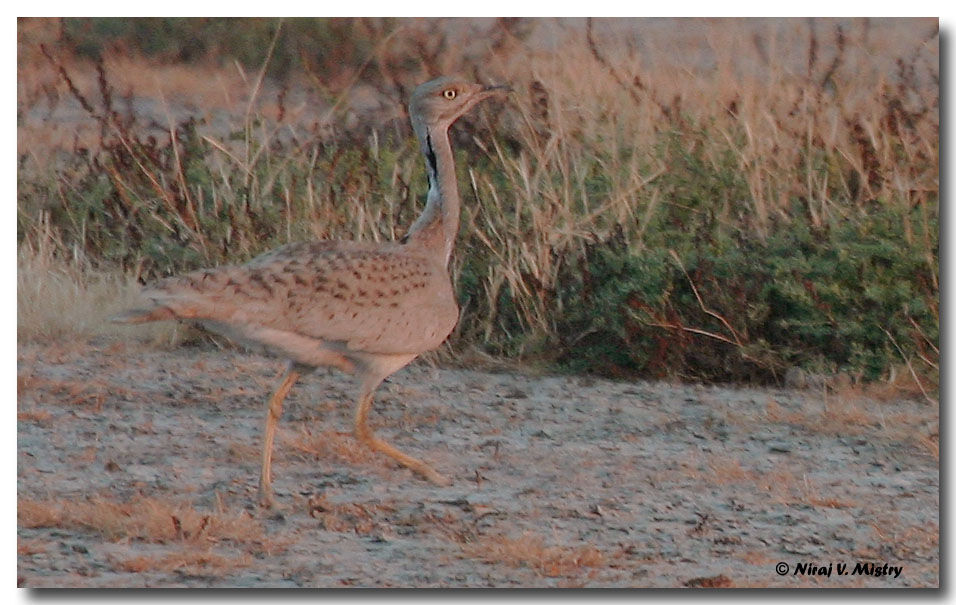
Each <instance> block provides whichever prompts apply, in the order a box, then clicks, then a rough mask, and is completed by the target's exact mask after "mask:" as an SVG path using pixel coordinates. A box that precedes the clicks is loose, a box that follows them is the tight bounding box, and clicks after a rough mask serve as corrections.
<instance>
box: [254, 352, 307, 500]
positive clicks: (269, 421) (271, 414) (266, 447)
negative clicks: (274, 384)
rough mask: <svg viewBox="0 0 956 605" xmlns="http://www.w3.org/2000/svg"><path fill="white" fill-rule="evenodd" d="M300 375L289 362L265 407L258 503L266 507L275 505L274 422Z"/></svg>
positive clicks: (277, 418)
mask: <svg viewBox="0 0 956 605" xmlns="http://www.w3.org/2000/svg"><path fill="white" fill-rule="evenodd" d="M301 375H302V373H301V371H300V370H299V368H298V367H297V366H296V365H295V364H294V363H290V364H289V369H287V370H286V373H285V376H283V377H282V382H281V383H280V384H279V388H277V389H276V391H275V393H273V394H272V397H271V398H270V399H269V406H268V407H267V408H266V419H265V430H264V433H263V434H264V437H263V442H262V472H261V473H260V474H259V504H261V505H262V506H264V507H266V508H273V507H274V506H275V505H276V501H275V498H273V496H272V443H273V441H274V440H275V436H276V424H277V423H278V422H279V416H281V415H282V402H283V400H285V397H286V395H288V394H289V391H290V390H291V389H292V385H294V384H295V381H296V380H298V379H299V376H301Z"/></svg>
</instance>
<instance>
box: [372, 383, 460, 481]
mask: <svg viewBox="0 0 956 605" xmlns="http://www.w3.org/2000/svg"><path fill="white" fill-rule="evenodd" d="M382 380H383V379H382V378H378V379H372V378H367V379H364V380H363V381H362V387H361V393H360V394H359V401H358V408H357V409H356V410H355V436H356V437H357V438H358V439H359V440H360V441H362V442H363V443H365V444H366V445H368V446H369V447H370V448H372V449H373V450H375V451H378V452H381V453H383V454H385V455H386V456H388V457H390V458H392V459H393V460H395V461H396V462H398V463H399V464H401V465H402V466H406V467H408V468H410V469H412V470H413V471H415V472H416V473H418V474H420V475H422V476H424V477H425V478H426V479H428V480H429V481H431V482H432V483H434V484H436V485H450V484H451V481H449V480H448V479H447V478H446V477H444V476H443V475H441V474H439V473H438V472H437V471H435V469H433V468H432V467H430V466H428V465H427V464H425V463H424V462H422V461H421V460H418V459H417V458H412V457H411V456H409V455H407V454H404V453H402V452H401V451H399V450H398V449H397V448H396V447H395V446H393V445H391V444H390V443H388V442H386V441H384V440H382V439H379V438H378V437H376V436H375V434H374V433H373V432H372V429H371V428H369V426H368V413H369V411H370V410H371V408H372V393H373V392H374V391H375V388H376V387H378V385H379V384H381V382H382Z"/></svg>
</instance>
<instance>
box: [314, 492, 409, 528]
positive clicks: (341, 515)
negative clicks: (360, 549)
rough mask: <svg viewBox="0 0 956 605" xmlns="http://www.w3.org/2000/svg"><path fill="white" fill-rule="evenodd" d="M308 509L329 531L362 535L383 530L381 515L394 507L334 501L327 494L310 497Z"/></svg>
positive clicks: (391, 510)
mask: <svg viewBox="0 0 956 605" xmlns="http://www.w3.org/2000/svg"><path fill="white" fill-rule="evenodd" d="M308 509H309V516H310V517H313V518H315V519H318V520H319V521H320V522H321V523H322V527H323V528H324V529H326V530H327V531H337V532H354V533H357V534H362V535H368V534H371V533H373V532H376V531H381V529H382V528H381V522H380V521H379V517H380V515H382V514H384V513H390V512H393V511H394V509H393V508H392V507H390V506H388V505H386V504H380V503H379V504H371V503H365V504H360V503H357V502H333V501H331V500H329V498H328V495H327V494H319V495H316V496H312V497H310V498H309V501H308Z"/></svg>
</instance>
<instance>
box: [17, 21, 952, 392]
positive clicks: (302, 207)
mask: <svg viewBox="0 0 956 605" xmlns="http://www.w3.org/2000/svg"><path fill="white" fill-rule="evenodd" d="M263 23H264V22H263V21H261V20H260V21H250V22H249V25H248V27H249V32H250V36H251V35H253V33H256V35H261V29H262V27H263ZM336 23H337V24H338V25H333V26H329V27H332V29H333V30H335V28H339V27H341V28H345V29H343V31H346V30H347V31H350V32H351V34H350V35H352V36H353V38H348V39H347V41H348V42H349V44H352V45H353V46H349V45H344V46H342V49H341V51H340V52H342V53H347V52H353V53H355V56H356V57H358V56H361V57H363V59H362V60H361V61H360V62H359V63H357V64H352V63H348V62H344V63H342V62H339V63H334V62H332V61H331V60H330V63H329V64H328V65H326V66H322V67H323V69H327V71H321V70H319V66H316V65H310V64H306V65H304V66H302V69H301V70H300V71H298V72H296V71H290V72H288V73H287V74H286V76H285V78H284V79H282V80H277V81H273V80H271V79H269V78H264V79H263V78H262V77H261V76H262V73H260V72H259V71H258V67H243V66H242V65H241V64H240V63H239V62H238V61H232V62H230V60H229V56H228V55H217V56H213V57H209V58H208V59H207V60H206V61H196V62H193V63H191V64H190V65H188V66H183V65H182V64H177V63H174V64H172V65H171V64H170V63H169V61H168V60H167V61H161V60H158V59H156V58H144V57H142V56H137V54H136V52H135V51H131V50H130V49H128V48H124V49H123V50H124V52H123V53H122V54H121V55H120V54H119V53H116V52H113V51H111V50H110V49H109V47H107V48H106V50H104V51H103V53H102V55H101V56H102V61H101V62H99V63H90V62H89V61H87V60H84V59H82V58H79V57H76V56H73V55H71V54H70V52H69V46H68V44H61V41H62V36H60V37H58V35H57V29H56V27H55V24H56V22H55V21H51V20H46V21H44V20H38V21H30V20H27V21H23V22H21V26H20V28H19V45H20V48H21V53H20V55H19V71H20V74H21V77H20V79H19V87H18V102H19V107H20V108H21V119H20V121H19V124H18V133H19V136H20V142H19V148H20V150H21V175H22V176H24V177H28V176H29V177H30V178H24V179H23V182H24V184H25V186H23V187H21V230H20V252H21V254H20V256H21V262H20V265H19V269H20V270H19V272H18V273H19V274H21V275H22V279H21V283H20V284H18V285H19V287H18V292H19V296H21V297H22V298H21V304H20V305H19V307H20V308H23V309H29V310H30V311H29V313H30V314H32V315H33V316H30V315H25V316H24V317H21V318H20V322H19V323H18V325H19V326H20V333H21V335H22V336H24V337H41V338H42V337H46V338H48V337H49V336H50V334H49V332H53V333H62V332H63V330H69V327H70V326H75V330H77V331H78V333H80V334H91V333H93V334H95V333H96V332H97V331H98V330H100V327H99V326H101V325H103V324H102V322H101V321H99V320H100V319H101V318H102V317H104V316H105V314H106V313H108V312H109V311H111V310H112V309H111V307H113V306H114V305H113V299H116V302H117V305H118V304H120V303H122V302H125V301H126V300H128V298H127V297H128V294H127V293H128V292H129V291H130V289H127V284H129V283H130V281H131V280H132V281H135V280H137V279H142V278H150V277H153V276H155V275H157V274H165V273H167V272H170V271H180V270H183V269H185V268H191V267H195V266H199V265H204V264H205V265H209V264H216V263H221V262H230V261H235V260H244V259H247V258H249V257H250V256H252V255H253V254H255V253H258V252H261V251H262V250H263V249H264V248H266V247H269V246H274V245H277V244H280V243H283V242H285V241H288V240H290V239H301V238H303V237H319V238H334V237H343V238H358V239H375V240H378V239H394V238H396V237H398V236H400V235H401V234H402V230H403V229H404V228H406V226H407V225H408V224H409V223H410V221H411V219H412V217H413V216H414V214H415V212H416V208H417V202H416V198H417V196H418V194H419V193H420V190H421V189H422V185H423V182H422V179H423V177H422V173H421V167H420V166H419V164H420V161H419V159H418V157H417V154H416V151H415V148H414V145H412V144H410V143H409V138H408V127H407V125H406V124H405V117H404V108H403V105H402V101H401V99H403V98H404V97H405V96H406V95H407V92H408V90H409V89H410V87H411V86H413V85H414V84H415V83H416V82H419V81H421V80H422V79H424V78H427V77H429V76H432V75H435V74H437V73H443V72H462V71H464V72H469V73H472V74H473V75H475V76H476V77H478V78H480V79H484V80H488V81H507V82H510V83H512V85H513V86H514V87H515V89H516V93H515V94H514V95H513V98H512V99H510V100H509V102H508V104H507V105H506V106H504V107H502V108H501V109H496V110H493V111H488V112H484V113H483V114H482V115H481V116H480V117H478V118H475V119H477V120H479V121H480V122H482V123H481V124H480V125H479V126H477V127H468V126H463V127H461V128H459V129H456V133H457V134H456V139H457V140H456V143H457V144H458V146H459V148H462V149H463V150H464V153H466V154H467V157H468V163H466V164H462V166H461V170H460V180H461V185H462V187H461V188H462V191H463V194H465V196H466V198H467V200H466V202H467V203H466V208H465V214H464V217H463V218H464V221H463V228H462V241H461V245H460V248H459V253H458V254H457V255H456V256H455V258H454V260H453V267H452V270H453V275H454V279H455V281H456V283H457V285H458V288H459V291H460V294H461V299H462V302H463V307H464V310H463V316H462V321H461V323H460V325H459V327H458V329H457V331H456V333H455V335H454V336H453V338H452V339H451V341H450V344H449V345H448V346H447V347H446V348H445V350H444V355H445V358H446V359H447V358H448V354H453V355H457V356H459V357H460V356H462V355H465V354H467V351H468V350H469V349H478V350H479V351H481V352H485V353H491V354H493V355H505V356H509V357H512V358H519V359H523V360H525V361H535V360H539V361H543V362H545V363H549V364H552V365H553V364H558V365H559V366H560V367H566V368H568V369H571V370H588V371H597V372H601V373H604V374H610V375H628V374H631V373H635V372H636V373H639V374H643V375H649V376H655V377H664V376H676V377H689V378H697V379H705V380H712V379H720V380H728V379H729V380H761V381H767V380H771V381H778V380H780V379H781V378H782V377H783V375H784V373H785V371H786V370H787V369H788V368H790V367H794V366H796V367H802V368H805V369H807V370H808V371H810V372H814V373H820V374H822V375H824V376H827V375H830V374H835V373H837V372H841V371H847V372H851V373H853V374H865V375H866V378H867V379H868V380H873V379H883V380H888V379H890V378H891V377H892V376H895V375H896V373H897V372H896V369H895V368H897V367H902V368H904V371H905V373H906V374H907V375H909V376H910V377H911V379H912V384H911V386H912V388H913V389H914V390H915V391H916V392H919V393H920V395H921V396H924V397H927V398H929V399H935V398H936V396H935V393H936V390H937V386H936V385H937V383H938V378H937V375H938V356H939V351H938V315H939V313H938V289H939V283H938V261H937V258H938V254H937V246H938V244H937V240H938V227H937V223H938V202H937V197H938V195H937V192H938V126H939V120H938V36H937V27H936V23H935V21H933V20H910V21H892V20H838V21H828V20H815V21H799V20H786V21H776V20H763V21H747V20H701V21H689V22H686V23H685V24H683V26H682V27H679V28H676V29H675V28H674V27H673V26H667V27H665V26H659V25H658V24H657V23H653V22H648V23H647V24H641V23H640V22H625V21H614V20H597V21H595V22H594V23H590V22H589V23H587V24H586V23H584V22H582V21H574V20H569V21H551V20H537V21H535V20H532V21H530V22H528V23H520V22H518V24H515V23H514V22H508V21H484V22H475V23H476V24H472V22H468V21H465V22H461V21H460V22H454V23H452V22H445V21H429V20H404V21H402V20H400V21H397V22H394V23H386V22H383V21H379V20H358V21H353V22H347V21H343V22H336ZM51 25H52V27H51ZM300 26H303V24H302V23H301V22H299V21H296V20H291V21H289V22H287V23H286V24H285V25H284V26H283V27H285V28H286V30H288V34H289V35H290V36H291V35H293V34H295V33H296V32H297V31H299V30H298V29H297V28H299V27H300ZM469 27H476V28H479V29H480V28H481V27H484V28H485V34H486V37H485V38H484V39H485V40H486V42H485V44H472V45H459V44H451V43H450V42H449V36H454V35H455V34H450V33H449V31H451V30H454V29H455V28H461V29H462V30H463V31H468V30H469ZM257 28H258V29H257ZM349 28H352V29H349ZM631 28H636V29H631ZM281 31H282V28H281V27H280V32H281ZM336 31H337V30H336ZM675 32H676V33H675ZM264 40H266V41H268V40H269V38H268V37H266V38H264ZM360 43H361V44H368V45H370V46H369V47H368V48H366V49H365V50H360V49H359V47H360V46H361V44H360ZM41 44H43V45H44V46H42V47H41ZM268 46H269V45H268V44H266V47H268ZM280 46H281V45H280ZM346 47H347V48H346ZM558 48H560V52H558V51H557V49H558ZM349 49H351V50H349ZM235 52H236V54H237V55H239V54H240V49H236V50H235ZM263 52H264V50H263ZM362 53H365V54H362ZM558 56H560V60H557V59H556V58H557V57H558ZM408 57H417V58H419V59H420V63H418V64H416V65H414V66H413V65H411V64H409V63H408V61H407V58H408ZM270 58H271V59H272V61H273V62H277V61H279V59H278V58H277V57H274V56H272V55H270V56H269V57H268V58H267V57H263V59H262V65H263V66H264V68H265V67H268V66H269V61H268V59H270ZM177 70H180V71H183V72H184V73H190V72H189V70H193V71H192V72H191V74H192V75H191V77H190V76H182V77H180V76H177V75H176V74H177V73H179V72H178V71H177ZM190 82H192V83H193V88H190V86H189V84H190ZM167 86H168V88H166V87H167ZM152 100H158V103H155V104H154V103H152ZM147 101H149V105H150V107H151V108H150V109H143V107H144V106H145V105H146V104H147ZM80 105H84V106H86V109H84V108H83V107H81V106H80ZM144 114H145V115H144ZM54 115H55V116H58V118H59V119H45V118H44V117H43V116H54ZM459 131H460V132H459ZM57 133H58V134H57ZM164 141H165V142H164ZM57 150H61V151H60V152H59V153H57ZM64 152H65V153H66V157H67V158H69V156H70V154H73V155H74V156H77V157H80V158H87V155H85V154H91V155H89V157H88V158H87V159H88V162H89V165H88V166H84V165H83V162H85V161H87V160H82V161H79V164H77V163H76V160H75V161H74V163H73V164H70V167H69V168H68V169H67V170H66V171H65V172H64V173H61V176H59V177H54V178H53V180H54V181H56V182H55V183H48V184H44V183H43V181H44V178H48V177H42V178H40V179H39V180H36V179H34V178H32V176H31V175H44V174H47V173H48V172H49V171H50V169H51V163H50V161H51V158H56V157H61V158H62V157H64V155H63V154H64ZM67 161H68V163H69V160H67ZM73 171H76V173H75V174H73ZM84 175H86V176H84ZM91 176H95V177H96V179H98V180H97V185H96V188H94V190H88V188H89V187H90V186H91V185H90V182H89V179H90V177H91ZM104 187H106V188H107V189H108V190H109V191H108V192H107V195H106V197H105V198H104V199H103V200H102V201H98V198H97V196H101V195H103V193H102V192H101V191H100V189H102V188H104ZM247 194H248V197H246V196H247ZM77 197H79V198H80V200H79V201H77V200H76V198H77ZM88 204H89V205H91V206H90V212H92V217H93V218H92V219H90V220H91V222H90V223H89V225H88V226H87V227H85V228H77V225H76V221H82V220H84V219H83V218H82V217H81V216H76V217H73V218H71V219H70V220H72V221H73V224H71V225H66V224H64V222H63V218H62V217H61V218H60V219H55V218H54V217H56V216H58V214H59V211H57V210H56V208H57V207H58V206H60V205H62V206H63V207H64V208H67V209H69V208H73V207H77V206H84V205H88ZM100 205H102V208H100ZM223 216H228V217H229V223H230V224H229V225H228V227H227V228H224V226H223V225H222V217H223ZM104 220H106V221H108V222H107V223H106V224H102V225H101V224H99V221H104ZM141 223H142V224H141ZM124 225H125V226H124ZM151 229H158V232H156V233H155V234H153V233H151V232H150V230H151ZM137 242H138V244H137ZM149 242H153V243H149ZM147 244H148V245H147ZM154 248H161V250H157V249H154ZM48 250H52V251H53V252H52V253H50V252H48ZM735 250H736V251H735ZM796 251H800V252H802V254H803V255H804V256H803V257H801V256H800V255H796V256H794V255H793V253H794V252H796ZM841 255H842V256H841ZM35 257H38V258H39V259H40V261H39V262H35V261H34V258H35ZM117 266H118V267H119V268H120V269H121V270H122V271H124V272H125V274H126V275H129V276H130V277H119V276H117V273H116V271H117V268H118V267H117ZM104 272H105V275H106V276H113V277H103V276H104ZM854 274H856V275H855V277H854ZM86 275H89V278H84V277H83V276H86ZM111 280H113V281H112V282H111ZM47 282H49V283H48V284H47ZM768 284H770V285H771V286H772V287H771V288H770V289H769V290H768V288H767V285H768ZM87 286H88V287H87ZM44 288H45V289H44ZM86 289H88V290H90V291H91V293H90V294H89V295H86V294H85V293H84V292H83V291H84V290H86ZM57 291H65V292H66V294H62V295H57ZM110 291H115V292H117V294H116V295H115V296H110V295H109V292H110ZM119 292H123V294H119ZM72 300H75V302H74V304H72V305H70V304H65V303H64V301H72ZM741 301H743V303H744V304H741ZM602 308H611V309H615V313H613V314H610V315H596V314H595V313H594V310H595V309H602ZM24 313H27V312H26V311H24ZM43 317H54V318H57V321H54V322H51V326H50V327H47V323H45V322H44V321H43ZM161 338H166V339H168V338H169V335H168V334H167V335H164V336H161Z"/></svg>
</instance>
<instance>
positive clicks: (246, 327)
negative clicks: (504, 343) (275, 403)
mask: <svg viewBox="0 0 956 605" xmlns="http://www.w3.org/2000/svg"><path fill="white" fill-rule="evenodd" d="M144 296H145V297H146V298H148V299H149V300H151V301H152V302H153V303H154V304H155V305H157V306H162V307H166V308H168V309H170V310H171V311H172V312H173V313H174V314H175V315H176V316H177V317H180V318H183V319H194V320H200V321H203V322H205V323H206V325H208V326H209V327H211V328H212V329H214V330H217V329H219V331H228V332H229V335H230V336H233V337H240V338H241V339H242V340H243V341H245V342H250V341H251V342H257V338H256V336H257V334H258V333H259V332H261V330H260V329H259V328H268V329H271V330H279V331H282V332H289V333H291V334H297V335H300V336H305V337H308V338H312V339H317V340H321V341H323V342H326V343H328V344H330V345H331V346H336V344H338V345H341V346H344V348H345V350H351V351H361V352H367V353H381V354H397V353H421V352H423V351H429V350H431V349H434V348H436V347H438V346H439V345H440V344H441V343H442V341H444V340H445V338H446V337H447V336H448V334H450V333H451V331H452V329H454V327H455V323H456V322H457V320H458V305H457V303H456V302H455V297H454V292H453V291H452V287H451V280H450V279H449V277H448V273H447V271H446V270H445V268H444V267H443V266H441V265H440V264H439V263H436V262H435V261H434V260H433V259H430V258H429V257H428V256H426V255H425V254H424V253H423V252H422V251H421V250H416V248H415V247H413V246H407V245H402V244H397V243H388V244H378V243H363V242H351V241H319V242H303V243H297V244H290V245H287V246H283V247H281V248H277V249H275V250H272V251H270V252H267V253H265V254H263V255H261V256H259V257H257V258H255V259H253V260H252V261H250V262H248V263H247V264H245V265H239V266H225V267H220V268H216V269H205V270H200V271H194V272H192V273H187V274H185V275H182V276H178V277H173V278H169V279H166V280H163V281H161V282H159V283H157V284H155V285H154V286H153V287H152V288H150V289H148V290H146V291H145V292H144ZM222 324H228V325H229V328H231V330H223V329H221V328H222ZM269 340H270V341H274V339H273V338H270V339H269ZM262 344H266V345H267V346H268V347H269V348H270V349H273V350H274V351H275V352H276V353H279V354H286V355H287V356H289V357H293V358H299V357H301V355H300V354H299V353H298V351H296V350H290V351H283V350H282V345H281V342H266V343H262ZM336 348H339V347H336ZM299 361H300V363H308V361H307V360H305V359H299Z"/></svg>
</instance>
